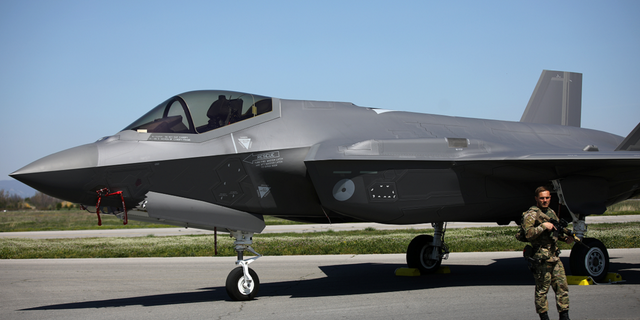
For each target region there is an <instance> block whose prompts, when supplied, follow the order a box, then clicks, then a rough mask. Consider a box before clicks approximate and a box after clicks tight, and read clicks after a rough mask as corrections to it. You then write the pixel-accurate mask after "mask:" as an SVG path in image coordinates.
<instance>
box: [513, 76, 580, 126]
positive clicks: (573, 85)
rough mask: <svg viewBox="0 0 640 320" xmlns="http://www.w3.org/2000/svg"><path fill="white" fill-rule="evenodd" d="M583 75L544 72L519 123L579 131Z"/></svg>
mask: <svg viewBox="0 0 640 320" xmlns="http://www.w3.org/2000/svg"><path fill="white" fill-rule="evenodd" d="M581 112H582V73H575V72H565V71H551V70H543V71H542V74H541V75H540V79H539V80H538V84H536V88H535V89H534V90H533V94H532V95H531V98H530V99H529V103H528V104H527V108H526V109H525V110H524V114H522V118H521V119H520V122H530V123H542V124H559V125H563V126H572V127H580V121H581Z"/></svg>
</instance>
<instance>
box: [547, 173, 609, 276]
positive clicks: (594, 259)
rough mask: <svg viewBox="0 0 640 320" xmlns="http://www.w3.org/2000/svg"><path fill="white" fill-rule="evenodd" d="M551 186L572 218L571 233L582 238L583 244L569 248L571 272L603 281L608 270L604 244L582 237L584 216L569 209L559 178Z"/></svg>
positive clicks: (607, 256)
mask: <svg viewBox="0 0 640 320" xmlns="http://www.w3.org/2000/svg"><path fill="white" fill-rule="evenodd" d="M552 182H553V186H554V187H555V189H556V192H557V193H558V198H559V200H560V203H561V204H564V205H565V206H566V207H567V209H568V210H569V213H570V214H571V218H572V220H573V233H575V235H576V236H577V237H578V238H580V239H581V240H582V242H583V243H584V244H586V245H587V247H589V248H586V247H585V246H581V245H576V244H574V245H573V248H571V255H570V257H569V267H570V268H571V274H573V275H580V276H589V277H591V278H592V279H593V281H595V282H601V281H603V280H604V279H605V278H606V276H607V274H608V272H609V252H608V251H607V248H606V247H605V246H604V244H603V243H602V242H601V241H600V240H598V239H595V238H584V233H585V232H587V223H586V222H585V216H583V215H579V214H575V213H573V212H572V211H571V209H570V208H569V206H568V205H567V203H566V201H565V199H564V195H563V193H562V186H561V185H560V181H559V180H553V181H552Z"/></svg>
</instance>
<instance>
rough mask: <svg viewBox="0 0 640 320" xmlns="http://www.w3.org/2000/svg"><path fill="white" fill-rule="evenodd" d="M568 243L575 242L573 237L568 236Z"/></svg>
mask: <svg viewBox="0 0 640 320" xmlns="http://www.w3.org/2000/svg"><path fill="white" fill-rule="evenodd" d="M565 242H566V243H568V244H572V243H573V237H567V240H565Z"/></svg>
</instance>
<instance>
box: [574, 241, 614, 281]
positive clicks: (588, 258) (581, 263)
mask: <svg viewBox="0 0 640 320" xmlns="http://www.w3.org/2000/svg"><path fill="white" fill-rule="evenodd" d="M583 242H584V244H586V245H587V246H589V247H590V248H589V249H587V248H585V247H584V246H581V245H579V244H574V245H573V248H572V249H571V256H570V258H569V259H570V260H569V261H570V264H571V265H570V267H571V274H573V275H577V276H590V277H591V278H592V279H593V280H594V281H595V282H602V281H603V280H604V278H605V277H606V276H607V273H608V272H609V252H608V251H607V248H606V247H605V246H604V244H603V243H602V242H600V240H598V239H595V238H584V240H583Z"/></svg>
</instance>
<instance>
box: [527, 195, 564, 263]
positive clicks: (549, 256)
mask: <svg viewBox="0 0 640 320" xmlns="http://www.w3.org/2000/svg"><path fill="white" fill-rule="evenodd" d="M549 218H552V219H556V220H558V217H557V216H556V213H555V212H554V211H553V209H551V208H547V210H546V212H543V211H542V210H541V209H540V208H538V207H537V206H532V207H531V208H529V210H527V212H525V213H524V215H523V217H522V227H523V229H524V232H525V236H526V237H527V240H529V241H530V242H531V245H532V246H533V250H534V252H535V254H534V255H533V257H534V258H536V259H540V260H544V261H547V262H556V261H558V260H560V258H559V257H558V255H559V254H560V249H558V237H554V236H553V230H547V229H546V228H545V227H544V226H543V225H542V223H543V222H547V221H549Z"/></svg>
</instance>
